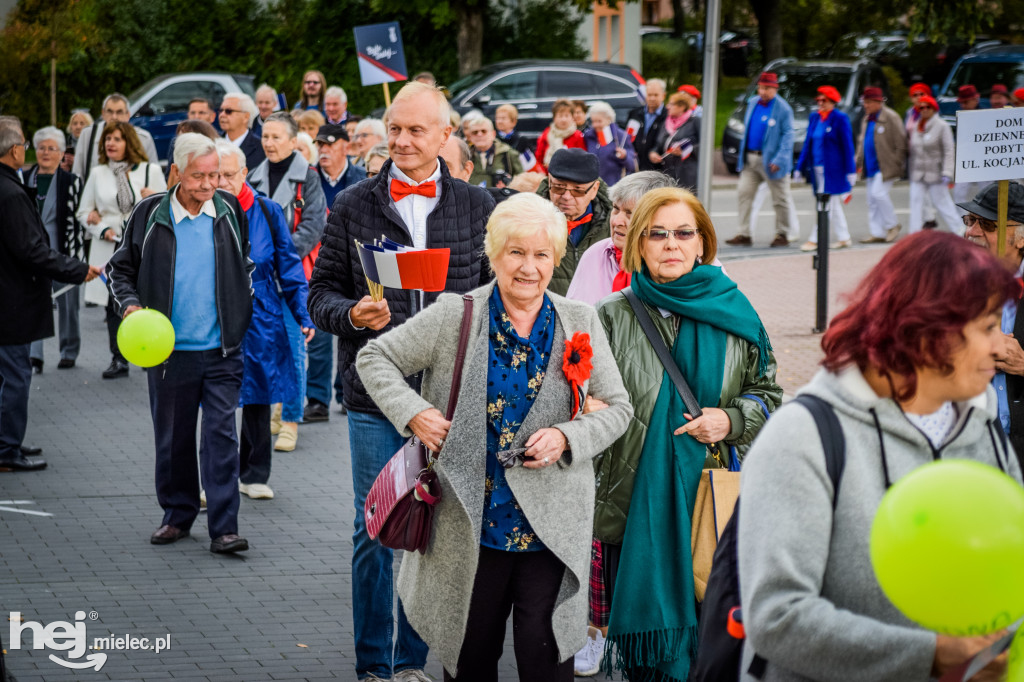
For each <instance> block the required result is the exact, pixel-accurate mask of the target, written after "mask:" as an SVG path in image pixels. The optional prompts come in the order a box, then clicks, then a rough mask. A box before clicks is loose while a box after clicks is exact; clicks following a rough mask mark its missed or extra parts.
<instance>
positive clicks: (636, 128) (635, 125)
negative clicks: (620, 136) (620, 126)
mask: <svg viewBox="0 0 1024 682" xmlns="http://www.w3.org/2000/svg"><path fill="white" fill-rule="evenodd" d="M639 133H640V121H638V120H636V119H635V118H631V119H629V122H628V123H626V134H627V135H629V141H630V142H636V136H637V135H638V134H639Z"/></svg>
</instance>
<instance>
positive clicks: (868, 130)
mask: <svg viewBox="0 0 1024 682" xmlns="http://www.w3.org/2000/svg"><path fill="white" fill-rule="evenodd" d="M862 101H863V103H864V119H863V121H862V122H861V127H860V137H859V138H858V139H857V172H858V173H859V174H860V175H861V176H862V177H864V179H865V180H866V181H867V190H868V228H869V229H870V230H871V236H870V237H866V238H865V239H861V240H860V241H861V244H884V243H885V242H892V241H896V237H897V236H899V233H900V229H902V228H901V226H900V224H899V221H898V219H897V218H896V207H895V206H893V205H892V198H890V196H889V193H890V192H891V191H892V186H893V184H895V182H896V181H897V180H899V179H900V177H902V175H903V169H904V167H905V166H906V163H907V136H906V135H905V134H904V128H903V120H902V119H901V118H900V115H899V114H897V113H896V112H895V111H893V110H892V109H890V108H889V107H887V106H885V95H883V94H882V89H881V88H876V87H868V88H864V96H863V98H862Z"/></svg>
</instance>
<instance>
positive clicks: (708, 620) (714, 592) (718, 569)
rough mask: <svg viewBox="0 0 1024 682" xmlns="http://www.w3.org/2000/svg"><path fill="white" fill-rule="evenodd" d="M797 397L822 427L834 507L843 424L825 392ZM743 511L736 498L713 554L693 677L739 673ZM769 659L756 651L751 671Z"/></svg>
mask: <svg viewBox="0 0 1024 682" xmlns="http://www.w3.org/2000/svg"><path fill="white" fill-rule="evenodd" d="M793 402H795V403H799V404H800V405H803V406H804V407H805V408H806V409H807V410H808V411H809V412H810V413H811V416H812V417H814V423H815V425H816V426H817V427H818V434H819V435H820V436H821V444H822V445H823V446H824V449H825V467H826V468H827V469H828V475H829V478H830V479H832V488H833V490H834V491H835V495H834V496H833V497H832V508H833V509H835V506H836V499H837V498H838V497H839V484H840V482H841V481H842V477H843V467H844V466H845V465H846V443H845V441H844V440H843V428H842V426H841V425H840V424H839V419H838V418H837V417H836V414H835V412H834V411H833V410H832V406H831V405H829V404H828V403H827V402H825V401H824V400H822V399H821V398H819V397H817V396H813V395H807V394H804V395H798V396H797V397H796V398H794V399H793ZM739 516H740V503H739V500H736V509H735V511H733V514H732V518H731V519H729V522H728V523H727V524H725V529H724V530H723V531H722V536H721V537H720V538H719V539H718V548H717V549H715V555H714V558H713V559H712V564H711V575H710V576H709V578H708V586H707V590H706V591H705V593H704V601H703V602H702V604H701V612H700V623H699V626H698V627H699V630H698V643H697V661H696V662H695V663H694V665H693V666H692V668H691V670H690V678H689V680H690V682H736V681H737V680H739V678H740V666H741V664H742V661H743V640H742V639H737V638H735V637H733V636H732V635H731V634H729V631H728V626H729V616H730V612H731V611H732V610H733V608H737V607H739V606H740V604H741V603H742V602H741V601H740V570H739V560H738V557H737V554H736V536H737V530H736V528H737V524H739ZM737 615H738V616H739V617H738V618H736V620H737V621H739V622H742V620H741V619H742V611H739V610H738V611H737ZM767 663H768V662H767V661H766V660H765V659H763V658H761V657H760V656H758V655H756V654H755V655H754V660H753V662H752V663H751V664H750V669H749V670H748V672H749V673H750V674H751V675H752V676H754V677H755V678H757V679H761V677H762V676H763V675H764V670H765V666H766V665H767Z"/></svg>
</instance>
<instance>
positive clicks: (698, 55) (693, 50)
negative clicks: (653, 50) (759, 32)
mask: <svg viewBox="0 0 1024 682" xmlns="http://www.w3.org/2000/svg"><path fill="white" fill-rule="evenodd" d="M640 40H641V41H642V42H645V43H646V42H655V41H658V42H662V41H665V42H676V43H679V42H681V43H682V45H683V46H685V49H686V56H687V61H688V62H689V67H690V70H691V71H693V72H694V73H698V72H700V70H701V68H702V64H703V63H704V32H703V31H686V32H685V33H683V37H682V38H676V37H675V36H674V35H673V34H672V29H670V28H664V27H662V26H641V27H640ZM718 45H719V63H720V64H721V67H722V74H723V75H725V76H746V75H748V70H749V69H750V67H751V65H752V64H753V65H756V63H758V61H759V55H760V52H761V44H760V43H759V42H758V40H757V38H756V36H755V34H754V32H751V31H738V30H735V31H734V30H728V29H727V30H724V31H722V33H721V35H719V38H718Z"/></svg>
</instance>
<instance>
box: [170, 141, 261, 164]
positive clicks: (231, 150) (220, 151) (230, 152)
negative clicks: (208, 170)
mask: <svg viewBox="0 0 1024 682" xmlns="http://www.w3.org/2000/svg"><path fill="white" fill-rule="evenodd" d="M214 145H215V146H216V147H217V156H218V157H220V158H222V159H223V158H224V157H225V156H233V157H235V159H236V160H237V161H238V167H239V168H245V167H246V164H245V153H243V152H242V150H241V148H240V147H239V146H238V145H235V144H231V143H230V142H228V141H227V140H225V139H223V138H221V139H219V140H217V142H215V143H214ZM175 146H177V143H175Z"/></svg>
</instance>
